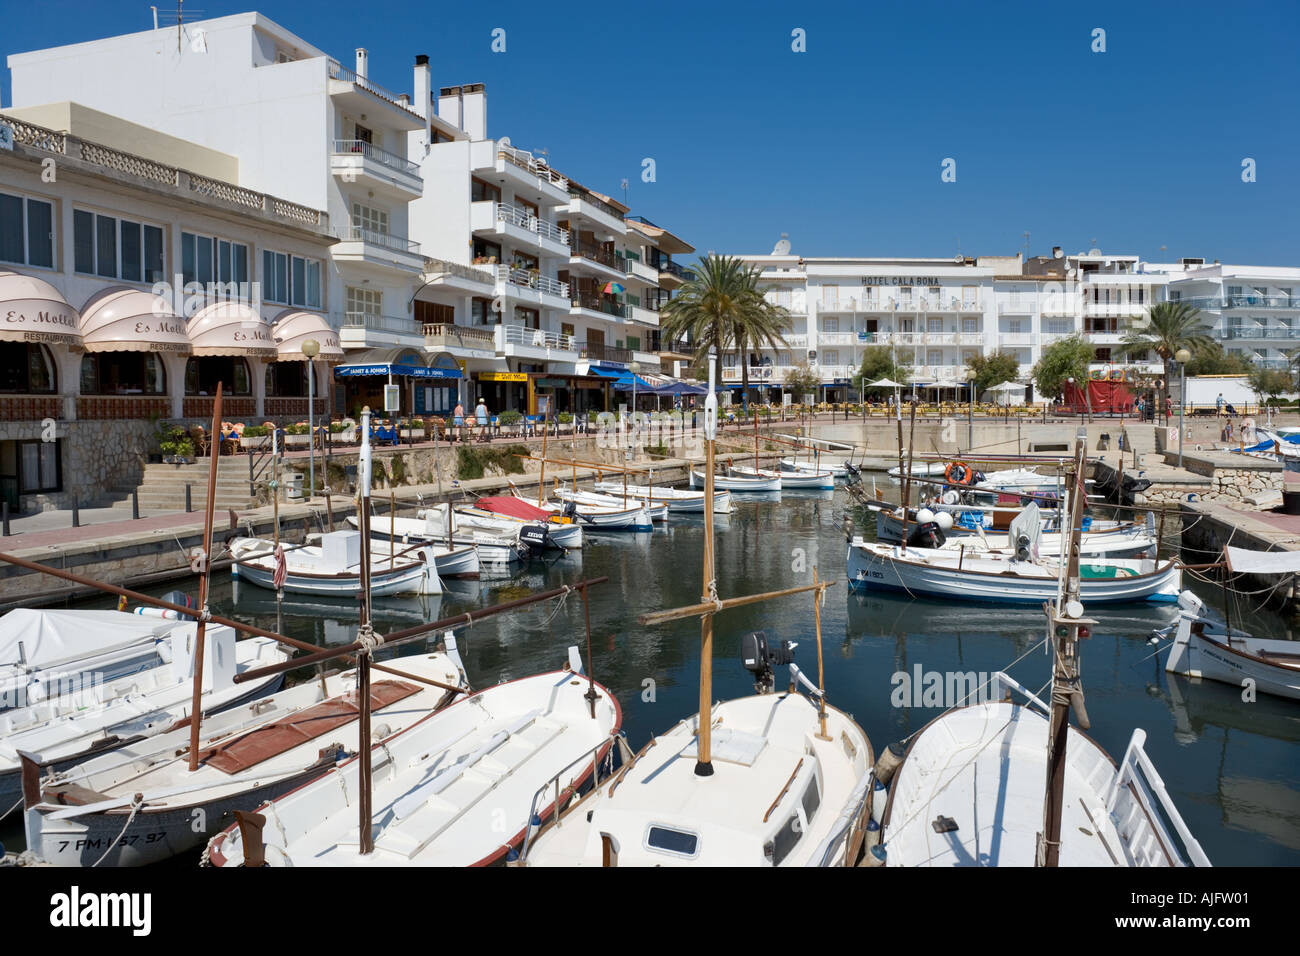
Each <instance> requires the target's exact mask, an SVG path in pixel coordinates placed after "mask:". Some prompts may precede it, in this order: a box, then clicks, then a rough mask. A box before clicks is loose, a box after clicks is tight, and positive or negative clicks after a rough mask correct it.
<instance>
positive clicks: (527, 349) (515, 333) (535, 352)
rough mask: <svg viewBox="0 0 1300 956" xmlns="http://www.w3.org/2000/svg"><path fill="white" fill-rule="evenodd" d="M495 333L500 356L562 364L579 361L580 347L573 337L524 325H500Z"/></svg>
mask: <svg viewBox="0 0 1300 956" xmlns="http://www.w3.org/2000/svg"><path fill="white" fill-rule="evenodd" d="M493 331H494V336H493V338H494V344H495V346H496V352H497V354H498V355H504V356H506V357H508V358H514V357H518V358H524V359H529V360H546V359H552V360H555V361H560V362H575V361H577V359H578V346H577V343H575V342H574V341H573V336H571V335H563V334H561V333H558V332H548V331H546V330H545V329H530V328H526V327H525V326H522V325H498V326H496V327H495V328H494V330H493Z"/></svg>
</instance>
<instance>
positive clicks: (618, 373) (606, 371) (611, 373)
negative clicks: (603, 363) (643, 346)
mask: <svg viewBox="0 0 1300 956" xmlns="http://www.w3.org/2000/svg"><path fill="white" fill-rule="evenodd" d="M590 372H591V374H592V375H599V376H600V377H601V378H622V377H623V376H624V375H626V374H627V373H626V372H625V371H623V370H622V369H617V368H601V367H600V366H598V365H593V366H591V369H590Z"/></svg>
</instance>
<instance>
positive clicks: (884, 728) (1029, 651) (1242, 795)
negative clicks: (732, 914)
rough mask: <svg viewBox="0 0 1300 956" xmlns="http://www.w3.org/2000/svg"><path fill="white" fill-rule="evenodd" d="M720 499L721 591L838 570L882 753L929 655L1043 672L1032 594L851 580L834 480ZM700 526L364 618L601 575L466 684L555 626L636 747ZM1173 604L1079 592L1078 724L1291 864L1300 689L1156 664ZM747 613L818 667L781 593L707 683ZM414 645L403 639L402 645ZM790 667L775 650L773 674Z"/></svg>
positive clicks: (344, 635)
mask: <svg viewBox="0 0 1300 956" xmlns="http://www.w3.org/2000/svg"><path fill="white" fill-rule="evenodd" d="M733 508H734V511H733V513H732V514H731V515H730V516H727V517H719V518H718V520H717V570H718V575H717V576H718V593H719V595H720V596H721V597H724V598H725V597H732V596H739V595H745V594H752V593H756V592H760V591H766V590H774V589H778V588H785V587H791V586H794V585H799V584H807V583H811V582H812V576H813V570H814V568H815V569H817V572H818V574H819V575H820V576H821V577H822V578H823V579H825V580H829V581H833V582H834V586H833V587H831V588H830V590H829V591H828V592H827V594H826V598H825V604H824V606H823V610H822V640H823V655H824V668H825V685H826V689H827V692H828V699H829V700H830V702H831V703H833V704H835V705H836V706H838V707H840V708H842V709H844V710H846V711H848V712H850V713H851V714H853V715H854V717H855V718H856V719H857V721H858V722H859V723H860V724H861V725H862V727H863V728H864V729H865V730H866V732H867V734H868V735H869V737H870V739H871V742H872V746H873V748H874V749H875V751H876V752H877V753H879V752H880V750H881V749H882V748H884V747H885V746H886V745H888V744H889V743H890V742H892V741H896V740H900V739H902V738H904V737H906V736H908V735H909V734H912V733H914V732H916V731H917V730H919V729H920V728H921V727H923V726H924V725H925V724H926V723H927V722H928V721H930V720H931V719H933V718H934V717H936V716H937V715H938V714H939V713H941V712H942V709H943V707H942V704H941V703H940V702H938V701H932V700H928V699H926V698H925V696H924V695H923V694H922V692H921V690H920V688H919V687H917V686H916V685H917V684H918V683H922V684H923V681H924V675H925V674H927V673H929V672H938V673H939V674H941V675H943V674H949V673H954V672H955V673H959V674H974V675H976V676H977V678H978V679H979V680H983V679H985V678H986V677H987V676H989V675H991V674H993V673H994V672H996V671H998V670H1007V672H1008V673H1009V674H1010V675H1011V676H1012V677H1014V678H1015V679H1016V680H1018V681H1019V682H1020V683H1021V684H1023V685H1025V686H1026V687H1028V688H1030V689H1031V690H1035V691H1037V690H1038V689H1039V688H1042V687H1044V685H1045V684H1046V683H1047V682H1048V680H1049V677H1050V670H1049V661H1048V658H1047V657H1046V655H1045V654H1044V652H1043V649H1042V647H1041V646H1039V647H1037V648H1036V649H1035V645H1037V644H1038V643H1039V642H1040V641H1041V640H1042V639H1043V637H1044V634H1045V627H1046V625H1045V619H1044V617H1043V615H1042V613H1041V611H1039V610H1037V609H1032V608H1006V607H1000V606H981V605H968V604H961V603H955V602H954V603H944V602H939V601H932V600H925V599H911V598H908V597H907V596H906V595H894V594H887V593H882V592H866V593H850V592H849V590H848V588H847V581H846V578H845V554H846V547H845V541H844V536H843V531H842V523H843V520H844V517H845V514H846V511H847V513H848V514H849V515H851V516H852V517H853V519H854V522H855V524H856V527H857V528H858V530H859V533H862V534H864V536H866V537H868V538H871V537H872V536H873V532H874V528H875V522H874V517H873V516H872V515H871V514H870V513H869V512H867V511H866V510H865V509H862V508H859V507H855V506H853V504H852V501H851V499H849V498H848V496H847V495H845V493H844V492H842V491H836V492H833V493H832V492H810V493H806V494H802V495H800V494H797V493H793V492H786V493H784V494H783V495H779V496H772V497H770V498H768V497H757V496H748V498H747V500H746V496H742V495H737V496H734V498H733ZM703 533H704V524H703V520H702V518H700V517H684V518H679V517H676V516H674V518H673V519H672V521H670V522H669V523H668V524H667V525H660V526H658V527H656V529H655V530H654V531H653V532H651V533H645V534H617V533H609V534H589V535H587V538H586V544H585V547H584V548H583V550H582V552H581V553H580V554H574V555H570V556H566V557H560V558H556V559H554V560H550V561H543V560H534V561H533V562H531V563H530V564H529V565H527V566H526V567H525V568H524V569H523V570H521V571H519V572H518V573H516V574H513V575H508V576H498V577H490V576H485V577H483V578H481V579H480V580H477V581H448V582H445V587H446V591H445V593H444V594H443V595H442V596H441V597H438V598H426V599H414V598H411V599H398V598H385V599H377V600H376V602H375V624H376V627H377V629H378V630H380V631H385V630H398V629H401V628H405V627H410V626H412V625H414V624H417V623H420V622H422V621H426V620H434V619H437V618H439V617H446V616H449V615H452V614H457V613H460V612H463V611H470V612H472V611H474V610H475V609H477V608H483V607H486V606H490V605H492V604H496V603H499V602H502V601H506V600H511V599H514V598H519V597H523V596H526V595H528V594H530V593H532V592H535V591H539V590H544V589H546V588H551V587H557V586H559V585H561V584H564V583H572V582H575V581H577V580H580V579H581V578H583V577H596V576H600V575H606V576H608V577H609V581H608V583H606V584H603V585H600V586H599V587H596V588H594V589H592V590H591V594H590V600H591V606H590V617H591V646H590V652H589V651H588V648H587V646H586V637H585V633H584V628H583V621H584V614H583V606H582V598H581V596H580V595H578V594H576V593H575V594H572V595H570V596H569V597H568V598H567V599H566V600H565V601H563V602H562V603H561V602H548V603H546V604H539V605H537V606H534V607H530V608H525V609H523V610H521V611H517V612H514V613H511V614H506V615H501V616H498V617H494V618H488V619H486V620H483V621H481V622H477V623H474V624H473V625H472V626H470V627H465V628H460V629H458V631H457V640H458V643H459V648H460V653H461V656H462V657H463V659H464V662H465V665H466V668H467V671H468V676H469V679H470V681H471V682H472V683H473V685H474V686H475V687H476V688H483V687H487V686H490V685H492V684H495V683H498V682H501V681H506V680H511V679H514V678H518V677H523V676H525V675H528V674H532V673H536V672H539V671H542V670H550V669H555V668H558V667H560V666H561V665H562V664H563V663H564V661H565V659H566V656H567V648H568V646H569V645H578V646H579V647H580V649H581V652H582V656H583V659H584V661H586V662H587V663H588V666H589V667H590V668H591V669H592V671H593V673H594V675H595V678H596V680H597V681H599V682H600V683H602V684H604V685H605V686H606V687H607V688H609V690H610V691H612V692H613V693H614V694H615V695H616V696H617V698H618V700H619V703H620V704H621V706H622V708H623V714H624V730H625V731H626V733H627V736H628V741H629V743H630V744H631V746H632V747H633V749H639V748H640V747H641V746H642V745H643V744H645V743H646V741H647V740H648V739H649V738H650V736H651V735H653V734H656V733H661V732H663V731H665V730H667V729H669V728H670V727H671V726H672V725H673V724H675V723H677V722H678V721H680V720H682V719H684V718H688V717H689V716H691V715H692V714H694V713H695V712H696V710H698V701H699V657H700V625H699V619H698V618H694V619H688V620H681V621H677V622H673V623H670V624H665V625H661V626H658V627H643V626H641V625H640V624H638V623H637V617H638V615H640V614H643V613H646V612H649V611H654V610H661V609H666V608H672V607H677V606H680V605H686V604H692V603H695V602H697V601H698V600H699V598H700V594H701V585H702V581H701V571H702V556H701V544H702V536H703ZM1184 586H1191V587H1192V588H1193V589H1194V590H1196V591H1197V592H1198V593H1200V594H1201V595H1202V597H1203V598H1205V600H1206V601H1207V602H1208V603H1209V604H1210V605H1211V606H1212V607H1216V608H1220V609H1221V607H1222V603H1221V597H1220V594H1219V591H1218V588H1217V587H1214V586H1209V585H1205V584H1202V583H1198V582H1194V581H1190V579H1189V580H1186V581H1185V582H1184ZM175 587H180V588H182V589H184V590H187V591H189V592H190V593H191V594H194V593H196V592H197V582H196V581H195V580H193V579H191V580H189V581H185V582H181V583H179V584H172V585H167V586H158V587H155V588H152V589H151V590H150V593H153V594H159V595H160V594H162V593H163V592H165V591H168V590H171V589H172V588H175ZM211 603H212V607H213V610H214V611H215V612H216V613H219V614H222V615H228V616H230V617H233V618H236V619H239V620H246V621H248V622H250V623H254V624H257V625H260V626H262V627H265V628H271V629H275V628H280V629H282V630H283V632H284V633H285V634H288V635H290V636H292V637H297V638H299V639H303V640H308V641H311V642H314V643H318V644H342V643H345V642H347V641H349V640H351V639H352V636H353V634H354V633H355V627H356V622H357V610H356V605H355V603H354V602H346V601H338V602H327V601H313V600H312V599H309V598H304V597H301V596H294V595H288V596H286V600H285V601H284V603H283V604H282V605H281V606H280V607H279V608H277V606H276V602H275V598H274V595H273V594H272V593H271V592H269V591H265V590H262V589H259V588H256V587H252V586H248V585H246V584H241V583H239V582H232V581H231V579H230V576H229V574H228V573H225V572H223V573H222V574H219V575H217V576H216V577H215V578H214V582H213V593H212V601H211ZM82 606H88V607H89V606H95V607H107V606H112V602H111V601H94V602H87V603H85V604H83V605H82ZM1176 613H1177V612H1176V610H1175V608H1174V606H1173V605H1169V604H1149V605H1132V606H1127V607H1119V608H1113V609H1090V610H1089V614H1090V616H1092V617H1094V618H1096V619H1098V621H1099V623H1098V625H1097V626H1096V627H1095V628H1094V629H1093V634H1092V637H1091V638H1090V639H1089V640H1087V641H1085V642H1084V644H1083V656H1082V664H1083V686H1084V691H1085V694H1086V703H1087V710H1088V714H1089V716H1090V718H1091V721H1092V728H1091V730H1090V731H1089V732H1088V733H1089V735H1090V736H1091V737H1092V738H1093V739H1094V740H1096V741H1097V742H1098V743H1099V744H1100V745H1101V746H1102V747H1104V748H1105V749H1106V750H1107V751H1108V752H1109V753H1110V754H1111V756H1112V757H1113V758H1114V759H1116V760H1118V759H1120V757H1122V755H1123V753H1124V750H1125V747H1126V745H1127V744H1128V741H1129V738H1130V736H1131V735H1132V733H1133V730H1134V728H1139V727H1140V728H1142V729H1144V730H1145V731H1146V734H1147V740H1146V749H1147V752H1148V754H1149V755H1150V756H1151V758H1152V760H1153V761H1154V763H1155V765H1156V767H1157V768H1158V769H1159V771H1160V773H1161V775H1162V776H1163V778H1164V781H1165V784H1166V786H1167V787H1168V789H1169V792H1170V793H1171V795H1172V796H1173V799H1174V802H1175V803H1176V805H1177V806H1178V808H1179V810H1180V811H1181V813H1182V814H1183V816H1184V818H1185V819H1186V821H1187V823H1188V826H1189V827H1190V828H1191V831H1192V833H1193V834H1195V836H1196V837H1197V839H1199V840H1200V842H1201V845H1202V846H1203V847H1204V849H1205V851H1206V853H1207V854H1208V855H1209V857H1210V860H1211V861H1212V862H1213V863H1215V864H1216V865H1220V866H1223V865H1273V866H1276V865H1297V864H1300V702H1295V701H1288V700H1282V699H1275V698H1270V697H1267V696H1263V695H1261V696H1260V697H1259V698H1258V699H1257V700H1255V701H1254V702H1245V701H1243V700H1242V693H1241V690H1240V689H1239V688H1234V687H1232V686H1228V685H1226V684H1219V683H1215V682H1210V681H1191V680H1188V679H1186V678H1182V677H1176V676H1173V675H1169V674H1166V673H1165V672H1164V670H1163V659H1164V654H1163V653H1159V654H1156V653H1154V652H1155V648H1153V647H1152V646H1151V645H1150V644H1149V643H1148V639H1149V637H1150V633H1151V631H1152V630H1153V629H1154V628H1157V627H1163V626H1165V625H1166V624H1169V623H1170V622H1172V621H1173V620H1174V618H1175V617H1176ZM1233 617H1234V620H1233V623H1234V625H1235V626H1240V627H1245V628H1246V629H1248V630H1250V631H1252V632H1254V633H1255V634H1256V635H1257V636H1260V637H1272V638H1289V637H1291V635H1290V634H1289V633H1287V632H1286V630H1285V628H1284V627H1283V625H1282V624H1281V622H1280V619H1279V618H1278V616H1277V615H1275V614H1271V613H1269V612H1267V611H1255V612H1248V613H1245V614H1244V615H1242V614H1241V613H1240V612H1239V610H1238V609H1236V608H1234V610H1233ZM753 630H765V631H766V632H767V634H768V636H769V640H776V639H785V640H791V641H796V642H798V645H799V647H798V649H797V651H796V661H797V663H798V664H799V666H800V667H801V668H802V669H803V670H804V671H805V673H807V674H808V675H809V676H810V677H811V678H812V679H813V680H814V681H815V680H816V676H817V666H818V664H817V648H816V644H815V636H814V634H815V632H814V625H813V599H812V597H811V596H810V595H798V596H794V597H788V598H781V599H777V600H773V601H768V602H764V603H760V604H755V605H751V606H747V607H743V608H738V609H736V610H732V611H727V612H725V613H723V614H721V615H719V616H718V617H717V618H716V620H715V638H714V651H715V658H714V660H715V663H714V684H713V696H714V699H715V700H719V699H726V698H730V697H736V696H742V695H746V694H749V693H752V692H753V684H752V680H751V677H750V675H749V673H748V672H747V671H746V670H745V669H744V668H743V667H742V665H741V662H740V659H739V650H740V641H741V636H742V635H744V634H745V633H747V632H749V631H753ZM424 646H425V645H423V644H420V645H413V646H408V647H407V648H404V649H401V651H400V652H401V653H415V652H418V651H419V650H420V649H422V648H423V647H424ZM398 652H399V651H397V650H394V651H390V652H387V653H388V654H395V653H398ZM382 656H385V655H383V654H381V657H382ZM1013 662H1014V663H1013ZM299 674H300V675H301V674H303V672H299ZM903 675H905V676H906V679H904V676H903ZM306 676H308V677H309V676H310V673H307V674H306ZM299 679H301V677H299ZM785 679H786V675H785V673H784V668H781V669H780V671H779V673H778V676H777V680H778V689H779V688H780V687H781V686H783V684H784V681H785ZM1040 696H1042V695H1040ZM927 704H932V705H934V704H937V705H935V706H927ZM0 839H3V841H4V842H5V843H6V845H7V846H8V847H9V848H10V849H18V848H21V845H22V839H21V823H20V820H19V819H18V816H17V815H16V814H15V815H13V816H11V817H10V818H9V819H8V820H6V821H5V822H4V823H3V824H2V825H0ZM194 862H197V854H196V856H195V861H194Z"/></svg>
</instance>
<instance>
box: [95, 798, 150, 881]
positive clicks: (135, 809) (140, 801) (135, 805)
mask: <svg viewBox="0 0 1300 956" xmlns="http://www.w3.org/2000/svg"><path fill="white" fill-rule="evenodd" d="M143 806H144V794H142V793H137V794H136V795H135V797H134V798H133V799H132V800H131V813H130V814H129V815H128V816H127V818H126V823H124V824H122V832H120V833H119V834H118V835H117V836H116V837H115V838H114V839H113V840H112V841H111V842H110V843H109V844H108V847H107V848H106V849H105V850H104V855H103V856H101V857H100V858H99V859H98V860H96V861H95V862H94V863H92V864H91V865H90V866H91V869H94V868H95V867H97V866H99V864H101V863H103V862H104V860H105V859H106V858H107V857H108V855H109V854H110V853H112V852H113V847H115V846H117V844H118V842H119V841H120V840H121V839H122V837H124V836H126V831H127V828H128V827H130V826H131V822H132V821H133V820H135V815H136V814H137V813H139V812H140V808H141V807H143Z"/></svg>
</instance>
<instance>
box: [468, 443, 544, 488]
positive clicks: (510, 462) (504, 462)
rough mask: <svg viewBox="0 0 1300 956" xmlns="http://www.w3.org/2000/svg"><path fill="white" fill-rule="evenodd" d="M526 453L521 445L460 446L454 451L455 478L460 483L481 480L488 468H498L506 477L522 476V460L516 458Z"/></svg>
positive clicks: (525, 449) (526, 450)
mask: <svg viewBox="0 0 1300 956" xmlns="http://www.w3.org/2000/svg"><path fill="white" fill-rule="evenodd" d="M528 453H529V452H528V449H527V448H526V447H525V446H523V445H511V446H509V447H508V448H492V447H490V446H489V447H486V448H475V447H474V446H472V445H461V446H460V448H458V449H456V477H457V478H459V479H461V480H462V481H466V480H470V479H473V478H482V477H483V473H484V472H485V471H486V470H487V469H488V468H498V469H500V470H501V471H503V472H504V473H505V474H507V475H522V474H523V473H524V460H523V459H522V458H519V457H517V456H519V455H527V454H528Z"/></svg>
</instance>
